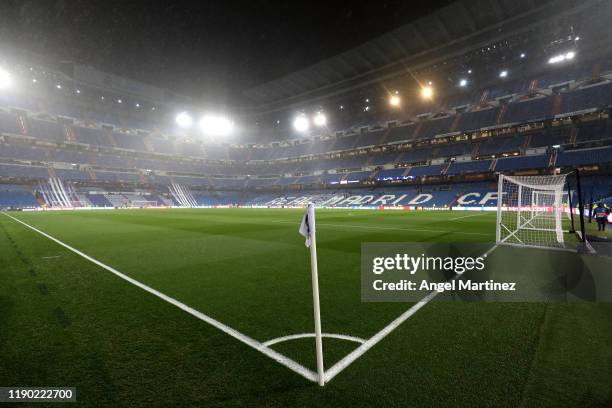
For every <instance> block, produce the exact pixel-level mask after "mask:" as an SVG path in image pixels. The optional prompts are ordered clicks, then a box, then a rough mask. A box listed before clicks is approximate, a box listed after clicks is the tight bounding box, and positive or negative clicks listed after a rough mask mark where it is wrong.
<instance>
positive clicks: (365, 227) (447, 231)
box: [270, 220, 492, 237]
mask: <svg viewBox="0 0 612 408" xmlns="http://www.w3.org/2000/svg"><path fill="white" fill-rule="evenodd" d="M270 222H278V223H283V224H295V221H278V220H272V221H270ZM317 225H323V226H328V227H342V228H361V229H376V230H395V231H411V232H439V233H448V234H463V235H484V236H487V237H488V236H492V234H485V233H484V232H469V231H449V230H430V229H415V228H400V227H380V226H373V225H351V224H329V223H325V222H319V223H317Z"/></svg>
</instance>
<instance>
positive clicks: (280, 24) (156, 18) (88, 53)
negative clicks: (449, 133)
mask: <svg viewBox="0 0 612 408" xmlns="http://www.w3.org/2000/svg"><path fill="white" fill-rule="evenodd" d="M448 3H449V1H433V0H429V1H426V0H418V1H408V0H393V1H391V0H375V1H363V2H356V1H327V2H320V3H317V2H314V1H308V2H306V1H299V0H288V1H284V2H281V1H269V0H252V1H228V0H226V1H223V0H217V1H186V0H185V1H178V0H177V1H154V0H150V1H135V0H122V1H115V0H99V1H94V0H88V1H86V0H0V38H1V41H3V42H8V43H11V44H12V45H14V46H18V47H24V48H26V49H28V50H30V51H34V52H37V53H40V54H44V55H47V56H51V57H54V58H62V59H68V60H74V61H77V62H82V63H85V64H88V65H92V66H94V67H97V68H99V69H102V70H104V71H107V72H111V73H114V74H117V75H122V76H126V77H129V78H134V79H138V80H141V81H143V82H147V83H151V84H154V85H159V86H161V87H164V88H168V89H171V90H174V91H176V92H179V93H183V94H187V95H190V96H193V97H200V96H202V95H218V96H221V95H225V96H229V99H230V100H231V99H235V98H236V97H237V96H239V95H240V92H241V91H242V90H244V89H246V88H249V87H251V86H254V85H258V84H260V83H263V82H266V81H269V80H272V79H275V78H277V77H280V76H282V75H284V74H288V73H290V72H292V71H295V70H298V69H300V68H303V67H306V66H308V65H310V64H313V63H315V62H317V61H319V60H322V59H324V58H327V57H330V56H333V55H335V54H338V53H340V52H342V51H345V50H347V49H349V48H351V47H353V46H355V45H358V44H360V43H362V42H365V41H367V40H369V39H372V38H373V37H376V36H378V35H380V34H383V33H385V32H386V31H389V30H391V29H393V28H395V27H398V26H401V25H403V24H405V23H407V22H410V21H411V20H414V19H416V18H418V17H420V16H421V15H423V14H427V13H428V12H431V11H433V10H434V9H436V8H438V7H440V6H441V5H444V4H448ZM232 95H233V98H232Z"/></svg>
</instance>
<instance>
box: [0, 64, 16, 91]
mask: <svg viewBox="0 0 612 408" xmlns="http://www.w3.org/2000/svg"><path fill="white" fill-rule="evenodd" d="M12 83H13V80H12V79H11V74H9V72H8V71H5V70H4V69H2V68H0V89H5V88H8V87H10V86H11V84H12Z"/></svg>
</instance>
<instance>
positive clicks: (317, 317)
mask: <svg viewBox="0 0 612 408" xmlns="http://www.w3.org/2000/svg"><path fill="white" fill-rule="evenodd" d="M306 222H307V226H308V238H309V239H310V245H309V246H310V270H311V272H312V303H313V306H314V323H315V344H316V349H317V374H318V376H319V385H320V386H323V385H325V369H324V367H323V337H322V335H321V306H320V304H319V274H318V269H317V239H316V229H315V210H314V204H308V212H307V213H306Z"/></svg>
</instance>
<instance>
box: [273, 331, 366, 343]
mask: <svg viewBox="0 0 612 408" xmlns="http://www.w3.org/2000/svg"><path fill="white" fill-rule="evenodd" d="M321 336H323V337H327V338H331V339H339V340H347V341H353V342H355V343H361V344H363V343H365V342H366V340H365V339H362V338H361V337H356V336H348V335H346V334H336V333H321ZM309 337H313V338H314V337H315V334H314V333H300V334H290V335H288V336H283V337H276V338H274V339H270V340H268V341H264V343H263V345H264V346H272V345H274V344H278V343H283V342H285V341H291V340H298V339H306V338H309Z"/></svg>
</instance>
